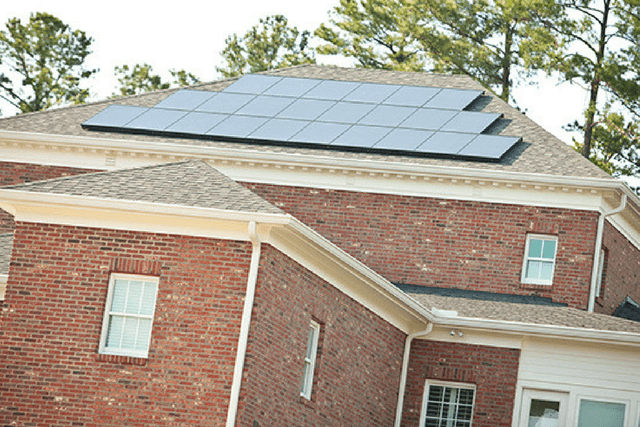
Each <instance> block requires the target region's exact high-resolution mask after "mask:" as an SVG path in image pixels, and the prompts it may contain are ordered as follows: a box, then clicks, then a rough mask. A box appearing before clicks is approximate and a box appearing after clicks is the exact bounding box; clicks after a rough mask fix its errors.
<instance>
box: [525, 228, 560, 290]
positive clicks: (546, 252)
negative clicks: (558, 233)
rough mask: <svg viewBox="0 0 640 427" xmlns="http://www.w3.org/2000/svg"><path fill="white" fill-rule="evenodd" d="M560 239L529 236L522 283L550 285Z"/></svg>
mask: <svg viewBox="0 0 640 427" xmlns="http://www.w3.org/2000/svg"><path fill="white" fill-rule="evenodd" d="M557 244H558V238H557V237H554V236H540V235H536V234H530V235H528V236H527V246H526V248H525V257H524V265H523V268H522V283H529V284H534V285H550V284H551V283H552V281H553V271H554V269H555V262H556V247H557Z"/></svg>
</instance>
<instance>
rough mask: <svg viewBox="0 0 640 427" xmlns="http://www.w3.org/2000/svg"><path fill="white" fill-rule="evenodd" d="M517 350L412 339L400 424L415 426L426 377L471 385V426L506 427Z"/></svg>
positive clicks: (420, 408)
mask: <svg viewBox="0 0 640 427" xmlns="http://www.w3.org/2000/svg"><path fill="white" fill-rule="evenodd" d="M519 359H520V350H517V349H508V348H497V347H487V346H481V345H470V344H458V343H447V342H441V341H426V340H414V341H413V343H412V345H411V359H410V361H409V371H408V375H407V389H406V393H405V404H404V411H403V419H402V426H403V427H418V426H419V424H420V415H421V414H420V412H421V410H422V399H423V395H424V386H425V381H426V380H427V379H432V380H439V381H447V382H454V383H460V384H475V386H476V397H475V407H474V409H473V425H474V427H510V426H511V418H512V416H513V405H514V399H515V393H516V381H517V379H518V364H519Z"/></svg>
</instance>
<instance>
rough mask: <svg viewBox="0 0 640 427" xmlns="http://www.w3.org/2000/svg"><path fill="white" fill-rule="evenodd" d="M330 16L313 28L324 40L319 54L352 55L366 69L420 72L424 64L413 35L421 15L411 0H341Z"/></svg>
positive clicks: (358, 64)
mask: <svg viewBox="0 0 640 427" xmlns="http://www.w3.org/2000/svg"><path fill="white" fill-rule="evenodd" d="M331 15H332V18H331V19H330V23H329V24H322V25H321V26H320V27H319V28H318V29H317V30H316V31H315V35H316V36H317V37H319V38H320V39H322V40H324V41H325V42H326V43H325V44H323V45H321V46H319V47H318V48H317V52H318V53H320V54H324V55H342V56H345V57H347V58H353V59H355V60H356V62H357V66H359V67H365V68H382V69H388V70H398V71H421V70H424V68H425V67H426V62H425V58H424V55H423V53H422V48H421V47H420V45H419V43H417V42H416V40H415V37H414V34H413V31H414V30H415V28H416V27H417V26H418V21H419V20H420V15H419V14H418V13H417V10H416V8H415V6H414V5H413V2H412V1H409V0H340V5H339V6H336V7H335V8H334V10H333V11H332V12H331Z"/></svg>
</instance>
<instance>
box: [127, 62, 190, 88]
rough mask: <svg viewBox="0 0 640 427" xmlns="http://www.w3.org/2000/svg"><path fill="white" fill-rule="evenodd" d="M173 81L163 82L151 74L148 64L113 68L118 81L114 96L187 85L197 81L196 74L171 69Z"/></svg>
mask: <svg viewBox="0 0 640 427" xmlns="http://www.w3.org/2000/svg"><path fill="white" fill-rule="evenodd" d="M170 73H171V76H172V77H173V82H164V81H162V77H161V76H160V75H158V74H153V67H152V66H151V65H149V64H136V65H134V66H133V67H129V66H128V65H123V66H120V67H116V68H115V74H116V76H117V77H118V82H119V83H120V88H119V93H116V94H114V96H126V95H137V94H140V93H145V92H152V91H154V90H161V89H169V88H170V87H171V86H189V85H193V84H196V83H199V80H198V78H197V77H196V76H194V75H193V74H191V73H188V72H186V71H185V70H171V71H170Z"/></svg>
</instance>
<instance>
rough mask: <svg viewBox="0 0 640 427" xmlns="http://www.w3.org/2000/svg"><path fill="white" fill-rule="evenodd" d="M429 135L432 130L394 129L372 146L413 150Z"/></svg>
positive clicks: (431, 133)
mask: <svg viewBox="0 0 640 427" xmlns="http://www.w3.org/2000/svg"><path fill="white" fill-rule="evenodd" d="M431 135H433V132H432V131H429V130H417V129H394V130H392V131H391V132H389V133H388V134H387V135H386V136H385V137H384V138H382V139H381V140H380V141H378V143H377V144H376V145H375V146H374V147H373V148H381V149H387V150H401V151H415V149H416V148H418V147H419V146H420V145H421V144H422V143H423V142H424V141H426V140H427V139H428V138H429V137H430V136H431Z"/></svg>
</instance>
